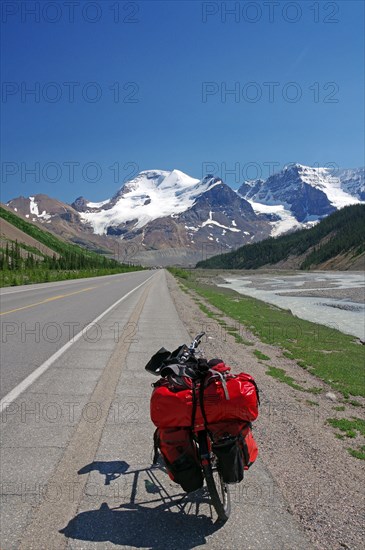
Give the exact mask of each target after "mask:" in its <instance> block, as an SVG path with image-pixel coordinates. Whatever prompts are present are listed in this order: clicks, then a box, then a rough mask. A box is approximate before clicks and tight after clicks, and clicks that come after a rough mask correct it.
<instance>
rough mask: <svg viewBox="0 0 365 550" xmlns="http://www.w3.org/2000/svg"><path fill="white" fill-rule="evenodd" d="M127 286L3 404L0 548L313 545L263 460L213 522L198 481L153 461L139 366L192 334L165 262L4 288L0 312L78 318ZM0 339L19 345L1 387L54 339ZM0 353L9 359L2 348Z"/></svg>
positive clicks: (10, 384)
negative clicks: (223, 516)
mask: <svg viewBox="0 0 365 550" xmlns="http://www.w3.org/2000/svg"><path fill="white" fill-rule="evenodd" d="M149 277H151V279H150V280H148V278H149ZM143 281H146V284H143V285H142V286H139V285H141V283H142V282H143ZM105 283H108V284H105ZM103 285H104V286H103ZM89 287H96V288H93V289H90V290H85V289H89ZM136 287H139V288H137V290H135V291H134V292H132V293H130V294H128V296H127V297H126V298H125V299H124V300H123V301H122V302H120V303H119V304H118V305H117V306H116V307H115V308H113V309H111V310H110V311H109V313H107V314H106V315H105V316H104V317H102V318H101V319H100V320H99V321H98V325H100V331H101V337H99V338H96V337H95V338H91V336H90V335H92V332H90V335H89V337H88V338H84V337H82V338H79V339H78V340H77V341H75V342H74V343H73V344H72V345H70V346H69V347H68V349H66V351H65V352H64V353H62V354H61V355H60V356H59V357H58V358H56V360H55V361H53V362H52V363H51V364H50V365H49V366H48V368H47V370H45V372H43V374H41V375H40V376H39V377H38V378H37V379H36V380H35V381H34V382H33V383H32V384H31V385H30V386H28V387H27V389H25V391H24V392H23V393H21V394H20V395H19V396H18V397H17V399H16V400H15V401H13V402H12V403H10V404H9V405H8V407H7V409H6V410H4V412H3V413H2V435H1V482H2V485H1V500H2V512H1V539H0V545H1V548H2V550H12V549H18V548H20V549H34V550H43V549H44V550H61V549H62V548H68V549H89V548H90V549H104V548H107V549H108V548H116V547H117V548H123V549H130V548H132V549H133V548H143V549H153V550H166V549H170V548H173V549H175V550H188V549H190V548H203V547H207V548H212V549H216V550H223V549H227V550H231V549H241V548H245V549H255V550H279V549H280V550H284V549H285V550H286V549H287V550H289V549H290V550H292V549H293V548H300V549H309V548H312V546H311V545H310V543H309V542H308V540H307V538H306V536H305V535H304V533H303V532H302V530H301V528H300V526H298V524H297V523H296V522H295V521H294V519H293V517H292V516H291V514H290V513H289V512H288V510H287V505H286V502H285V500H284V499H283V497H282V496H281V494H280V493H279V491H278V489H277V487H276V485H275V483H274V481H273V480H272V479H271V477H270V475H269V474H268V472H267V471H266V469H265V468H264V466H263V464H262V463H261V462H260V460H258V461H257V463H256V464H255V465H254V467H252V469H251V470H250V471H249V472H248V474H247V475H246V479H245V481H244V482H243V483H241V484H239V485H235V486H232V488H231V495H232V515H231V517H230V519H229V521H228V522H227V523H226V524H225V525H224V526H220V525H217V524H216V523H215V519H216V517H215V514H214V511H213V510H212V508H211V506H210V503H209V498H208V495H207V494H206V493H205V491H204V490H201V491H198V492H196V493H193V494H192V495H188V496H186V495H184V494H183V493H182V491H181V490H180V489H179V487H178V486H177V485H175V484H174V483H173V482H172V481H170V479H169V478H168V476H167V475H166V473H165V471H164V469H163V467H162V466H158V467H151V462H152V460H151V456H152V435H153V431H154V427H153V425H152V423H151V421H150V419H149V397H150V394H151V383H152V382H153V381H154V380H155V379H154V377H152V376H151V375H149V374H148V373H147V372H146V371H145V370H144V368H143V367H144V365H145V364H146V362H147V361H148V359H149V358H150V356H151V355H152V354H153V353H154V352H156V351H157V350H158V349H159V348H160V347H161V346H162V345H163V346H165V347H166V348H168V349H173V348H175V347H176V346H177V345H179V344H180V343H183V342H189V341H190V336H191V335H189V334H187V332H186V329H185V327H184V326H183V324H182V322H181V320H180V318H179V316H178V315H177V312H176V309H175V307H174V304H173V302H172V299H171V297H170V294H169V291H168V288H167V284H166V279H165V273H164V271H162V270H159V271H156V272H145V273H136V274H128V276H126V275H125V276H117V277H114V278H113V277H110V278H103V279H97V280H95V279H91V280H87V281H86V280H84V281H77V282H74V283H71V282H70V283H69V284H66V285H64V286H62V285H61V287H57V288H56V287H55V285H52V286H51V285H43V287H42V288H39V290H38V291H37V292H40V293H41V294H33V290H32V291H30V292H29V293H26V292H24V293H21V292H18V293H14V294H12V292H10V291H9V292H5V293H3V295H2V298H5V301H3V300H2V302H3V304H2V311H3V312H9V313H7V314H6V315H4V316H3V317H2V320H4V321H5V319H6V318H7V317H8V319H9V321H10V320H11V322H14V323H22V322H34V319H36V320H37V321H38V322H39V323H41V324H46V323H47V322H57V323H59V324H62V323H65V322H70V320H72V321H79V322H80V323H84V324H88V323H90V322H91V321H92V320H93V319H94V318H95V317H98V316H100V315H101V314H102V312H103V311H105V310H106V309H107V308H108V307H109V306H110V305H111V304H112V303H115V302H116V301H117V300H120V299H121V298H122V297H123V295H126V294H127V293H128V292H130V291H131V290H133V288H136ZM17 290H18V291H19V290H22V289H20V288H19V289H17ZM81 291H82V292H81ZM72 292H78V293H77V294H76V293H75V294H72V296H71V295H70V296H67V297H64V298H57V299H54V300H52V301H48V302H44V300H46V299H47V298H54V297H55V296H60V295H63V294H68V293H72ZM27 294H28V295H27ZM4 295H5V296H4ZM36 302H42V303H41V304H39V305H33V304H35V303H36ZM4 305H5V307H4ZM26 306H31V307H27V308H26V309H20V308H23V307H26ZM14 309H17V310H18V311H16V312H15V311H14V312H12V313H10V311H11V310H14ZM49 310H51V311H49ZM13 315H14V317H13ZM29 316H30V317H29ZM93 316H94V317H93ZM25 319H26V321H25ZM55 319H56V321H55ZM115 326H118V327H119V331H118V332H117V334H116V332H115V330H111V329H110V327H115ZM7 330H9V329H7ZM66 341H67V337H65V339H64V340H60V341H59V342H57V343H56V344H55V346H56V345H57V346H59V347H58V348H57V349H60V348H62V345H64V344H65V343H66ZM8 344H9V349H10V347H11V348H12V349H13V353H14V354H17V355H16V359H15V360H14V362H13V363H12V365H13V367H12V368H13V369H15V370H16V373H15V374H12V373H11V372H12V369H11V368H10V367H9V366H6V365H5V369H4V374H3V381H4V384H5V385H6V387H7V388H8V392H9V391H11V390H13V389H14V387H16V385H17V384H19V383H22V381H24V379H26V378H27V376H29V374H30V372H31V369H32V368H33V369H36V368H38V367H39V363H40V361H44V360H45V358H46V359H48V358H49V357H50V356H51V355H52V354H54V353H55V349H56V347H55V346H51V347H49V345H50V343H49V342H45V343H42V342H34V341H33V342H32V341H29V342H28V341H27V342H24V343H23V342H22V341H21V340H20V341H19V340H18V341H17V342H16V340H15V338H14V339H13V340H12V343H11V344H10V339H9V342H6V345H8ZM22 346H24V347H26V348H27V349H26V350H20V351H18V348H19V347H20V348H21V347H22ZM34 348H39V349H34ZM56 351H57V350H56ZM4 353H5V354H7V355H5V357H7V358H8V359H9V358H10V359H9V360H11V357H12V353H11V350H10V351H6V352H4ZM26 357H29V364H30V365H31V366H29V365H28V366H27V362H26ZM21 360H22V361H23V363H22V364H21V365H20V361H21Z"/></svg>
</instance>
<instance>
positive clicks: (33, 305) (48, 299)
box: [0, 286, 97, 315]
mask: <svg viewBox="0 0 365 550" xmlns="http://www.w3.org/2000/svg"><path fill="white" fill-rule="evenodd" d="M94 288H97V287H96V286H90V287H88V288H83V289H82V290H77V291H75V292H70V293H69V294H59V295H58V296H52V297H51V298H46V299H45V300H42V301H41V302H36V303H35V304H29V306H23V307H17V308H16V309H10V310H9V311H3V312H2V313H0V315H7V314H8V313H14V312H15V311H21V310H22V309H28V308H30V307H35V306H40V305H41V304H46V303H47V302H53V301H54V300H60V299H61V298H67V297H68V296H73V295H74V294H80V293H81V292H87V291H88V290H93V289H94Z"/></svg>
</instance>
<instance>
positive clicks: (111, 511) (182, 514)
mask: <svg viewBox="0 0 365 550" xmlns="http://www.w3.org/2000/svg"><path fill="white" fill-rule="evenodd" d="M127 468H128V465H127ZM160 469H161V468H160V467H158V466H157V467H156V466H152V467H150V468H142V469H139V470H133V471H127V469H126V463H125V462H119V465H118V464H117V463H116V462H94V463H92V464H89V465H88V466H85V467H83V468H81V470H79V472H78V473H79V474H83V473H88V472H91V471H95V470H97V471H99V472H100V473H101V474H103V475H106V476H107V478H106V479H111V478H110V475H114V474H119V475H118V477H119V476H120V475H123V476H124V475H131V476H133V482H132V490H131V495H130V498H129V500H128V501H127V502H124V503H122V504H120V505H119V506H117V507H110V506H109V505H108V503H107V502H103V503H102V504H101V506H100V508H98V509H94V510H87V511H85V512H80V513H79V514H78V515H76V516H75V517H74V518H72V519H71V520H70V522H69V523H68V525H67V526H66V527H64V528H63V529H61V530H60V531H59V532H60V533H62V534H64V535H65V537H67V538H71V539H78V540H83V541H92V542H104V543H105V542H107V541H109V542H111V543H112V544H115V545H120V546H122V547H123V546H130V547H132V548H141V547H142V548H148V549H149V550H166V548H174V550H190V549H191V548H195V547H196V546H200V545H203V544H206V542H207V541H206V537H207V536H209V535H211V534H212V533H214V532H215V531H217V530H218V529H220V528H221V526H222V525H221V524H217V523H214V522H213V520H212V517H209V516H208V515H207V514H206V513H205V514H204V513H202V512H201V507H202V506H203V505H205V506H206V505H209V498H208V495H207V494H206V493H205V491H204V490H203V489H200V490H198V491H195V492H194V493H190V494H189V495H186V493H178V494H176V493H174V494H169V492H168V491H167V490H166V488H165V487H164V486H163V485H162V484H161V483H160V482H159V480H158V478H157V477H156V470H157V471H158V470H160ZM142 474H145V475H147V477H148V480H143V479H140V478H141V475H142ZM113 479H115V478H113ZM143 481H144V487H145V489H146V492H147V494H148V495H151V500H146V501H144V502H138V503H137V502H136V496H137V487H138V483H139V482H142V483H143ZM174 509H175V510H174Z"/></svg>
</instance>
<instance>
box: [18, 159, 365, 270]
mask: <svg viewBox="0 0 365 550" xmlns="http://www.w3.org/2000/svg"><path fill="white" fill-rule="evenodd" d="M362 200H365V188H364V170H363V169H362V170H361V169H359V170H343V171H340V172H339V174H338V175H337V176H336V177H335V176H334V174H333V172H331V171H330V170H328V169H325V168H310V167H306V166H302V165H299V164H297V165H293V166H290V167H287V168H286V169H284V170H283V171H281V172H280V173H278V174H275V175H273V176H271V177H270V178H268V179H267V180H266V181H262V180H257V181H254V182H253V181H250V182H245V183H244V184H243V185H242V186H241V187H240V189H239V190H238V192H236V191H234V190H233V189H232V188H231V187H229V186H228V185H226V184H225V183H224V182H223V181H222V180H221V179H219V178H216V177H213V176H211V175H207V176H206V177H205V178H203V179H202V180H198V179H196V178H192V177H190V176H188V175H187V174H184V173H183V172H181V171H179V170H172V171H170V172H169V171H164V170H146V171H143V172H140V173H139V174H138V175H137V176H136V177H135V178H134V179H133V180H131V181H129V182H127V183H125V184H124V185H123V186H122V187H121V188H120V189H118V191H117V192H116V193H115V194H114V195H113V196H112V197H111V198H107V199H105V200H102V201H100V202H91V201H89V200H88V199H87V198H85V197H79V198H77V199H76V200H75V201H74V202H73V203H72V204H71V205H69V204H66V203H64V202H62V201H60V200H58V199H53V198H50V197H48V196H47V195H42V194H39V195H34V196H31V197H28V198H25V197H18V198H16V199H13V200H11V201H9V202H8V206H9V207H10V208H12V209H13V210H14V211H16V212H17V213H19V214H20V215H23V216H24V217H25V218H27V219H29V220H31V221H33V222H35V223H40V224H44V225H45V226H46V227H47V229H48V230H50V231H52V232H54V233H56V234H57V235H60V236H62V237H63V238H65V239H67V240H69V241H71V242H73V243H77V244H80V245H82V246H85V247H87V248H90V249H92V250H95V251H98V252H103V253H106V254H109V255H112V256H114V257H116V258H117V259H119V260H121V261H132V262H139V261H142V262H143V264H144V265H156V264H157V265H169V264H175V265H176V264H184V265H189V264H195V263H196V262H197V261H199V260H204V259H206V258H208V257H210V256H213V255H215V254H219V253H224V252H229V251H230V250H234V249H237V248H239V247H240V246H242V245H245V244H251V243H254V242H257V241H260V240H262V239H265V238H266V237H268V236H270V235H272V236H277V235H280V234H282V233H285V232H287V231H292V230H293V229H297V228H301V227H308V226H311V225H313V224H315V223H317V222H318V220H320V219H322V218H323V217H325V216H327V215H328V214H330V213H331V212H334V211H335V210H336V209H338V208H340V207H342V206H344V205H347V204H353V203H358V202H360V201H362Z"/></svg>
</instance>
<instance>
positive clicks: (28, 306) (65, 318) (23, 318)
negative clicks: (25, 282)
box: [0, 271, 153, 399]
mask: <svg viewBox="0 0 365 550" xmlns="http://www.w3.org/2000/svg"><path fill="white" fill-rule="evenodd" d="M152 273H153V272H151V271H148V272H145V271H144V272H136V273H126V274H122V275H111V276H106V277H100V278H95V277H94V278H88V279H81V280H80V279H79V280H74V281H66V282H58V283H48V284H42V285H30V286H25V287H24V286H23V287H17V288H5V289H2V290H1V292H0V302H1V312H0V329H1V343H2V346H1V365H2V368H1V378H0V399H2V398H3V397H4V396H6V395H7V394H8V392H9V391H10V390H11V389H13V388H14V387H15V386H17V385H18V384H19V383H20V382H21V381H22V380H24V378H26V377H27V376H28V375H29V374H30V373H31V372H33V371H34V370H35V369H36V368H37V367H38V366H40V365H42V364H43V363H44V361H46V360H47V359H48V358H49V357H51V356H52V355H53V354H54V353H55V352H56V351H57V350H59V349H60V348H61V347H62V346H63V345H64V344H65V343H66V342H68V341H69V340H70V339H71V338H72V337H74V336H75V335H76V334H77V333H79V332H80V331H82V330H84V329H85V327H87V325H88V324H89V323H92V322H93V321H94V320H95V319H96V318H97V317H98V316H99V315H100V314H101V313H102V312H103V311H105V310H106V309H107V308H108V307H109V306H111V305H112V304H113V303H115V302H116V301H117V300H119V299H120V298H121V297H123V296H124V295H125V294H127V293H128V292H130V291H131V290H132V289H133V288H135V287H136V286H137V285H138V284H140V283H142V282H143V281H146V280H147V279H148V278H149V277H151V274H152ZM121 328H122V327H121V326H120V324H119V323H118V324H116V325H115V326H113V325H110V326H108V327H106V331H104V333H102V332H101V330H100V325H99V324H98V323H94V325H93V327H90V328H89V329H88V330H86V331H85V330H84V334H83V339H84V340H85V341H90V342H92V341H93V340H103V339H104V340H105V339H107V338H108V337H110V336H111V335H115V336H116V337H117V335H118V330H119V331H120V330H121ZM131 330H132V328H131Z"/></svg>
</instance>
